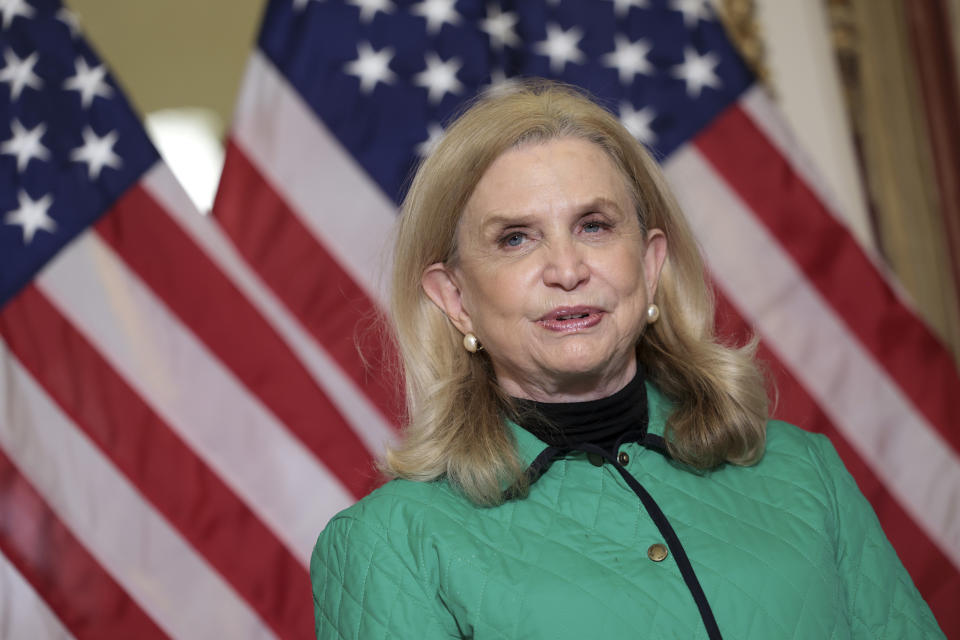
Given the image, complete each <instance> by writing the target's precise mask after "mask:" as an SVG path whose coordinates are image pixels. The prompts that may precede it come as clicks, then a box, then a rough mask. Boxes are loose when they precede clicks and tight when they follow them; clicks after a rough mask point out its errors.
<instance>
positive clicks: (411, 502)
mask: <svg viewBox="0 0 960 640" xmlns="http://www.w3.org/2000/svg"><path fill="white" fill-rule="evenodd" d="M473 508H475V507H473V506H472V505H471V504H470V503H469V502H468V501H467V500H466V499H465V498H464V497H463V496H461V495H460V494H458V493H457V492H456V491H455V490H454V489H453V488H452V487H450V486H449V484H447V482H446V481H443V480H438V481H431V482H415V481H412V480H404V479H396V480H391V481H389V482H387V483H386V484H384V485H383V486H381V487H380V488H378V489H376V490H374V491H372V492H371V493H370V494H368V495H367V496H366V497H364V498H362V499H361V500H359V501H358V502H356V503H355V504H353V505H351V506H350V507H348V508H346V509H344V510H343V511H341V512H340V513H338V514H337V515H335V516H334V517H333V518H331V519H330V522H329V523H328V524H327V529H336V528H342V527H345V526H348V527H350V528H351V529H352V534H358V533H359V534H361V535H363V532H366V533H367V535H378V536H379V537H382V538H384V539H392V538H394V537H395V536H396V535H397V534H402V535H403V536H404V537H406V536H407V535H409V534H410V532H411V530H416V529H419V528H421V527H424V526H429V525H430V524H431V523H436V522H437V521H442V520H449V519H451V518H455V517H456V514H457V513H458V512H460V511H463V510H466V509H473ZM356 525H360V526H359V527H357V526H356ZM327 529H325V531H326V530H327ZM321 537H322V534H321Z"/></svg>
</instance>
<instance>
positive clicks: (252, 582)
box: [0, 0, 960, 638]
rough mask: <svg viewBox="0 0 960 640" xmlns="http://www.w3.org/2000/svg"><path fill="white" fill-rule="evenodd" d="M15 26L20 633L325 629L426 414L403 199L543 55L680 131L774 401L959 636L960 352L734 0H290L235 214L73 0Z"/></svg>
mask: <svg viewBox="0 0 960 640" xmlns="http://www.w3.org/2000/svg"><path fill="white" fill-rule="evenodd" d="M0 55H2V56H3V64H4V66H3V67H0V216H2V218H0V220H2V222H3V224H0V303H2V305H3V307H2V310H0V620H2V627H0V628H2V629H3V632H2V633H5V634H7V635H9V637H15V638H19V637H31V638H32V637H78V638H82V637H90V636H97V637H137V638H141V637H144V638H149V637H160V636H174V637H184V638H190V637H204V638H208V637H218V638H219V637H230V638H243V637H273V636H278V637H304V638H305V637H310V635H311V629H312V609H311V606H312V605H311V599H310V587H309V582H308V580H307V561H308V557H309V553H310V549H311V547H312V544H313V541H314V539H315V536H316V534H317V533H318V532H319V531H320V530H321V529H322V527H323V525H324V523H325V522H326V521H327V519H328V518H329V517H330V516H331V515H333V514H334V513H335V512H336V511H338V510H340V509H341V508H343V507H345V506H347V505H348V504H350V503H351V502H352V501H354V500H356V499H357V498H359V497H361V496H362V495H364V494H365V493H366V492H367V491H368V490H369V489H370V488H372V487H373V486H374V485H375V484H376V483H377V478H376V475H375V473H374V472H373V470H372V466H371V461H372V460H373V458H374V457H375V456H376V454H377V453H378V452H379V451H380V450H381V449H382V445H383V443H384V442H389V441H393V440H394V439H395V438H396V437H397V435H396V434H397V431H396V425H397V424H398V421H399V419H398V416H399V415H401V412H402V409H401V394H400V393H399V389H398V382H397V379H396V376H395V373H394V372H393V370H392V369H391V367H390V366H389V363H390V361H391V356H390V354H388V353H383V351H382V347H380V346H379V345H381V344H382V343H381V341H380V339H379V335H378V333H377V330H376V326H377V324H376V323H377V317H378V313H379V312H380V310H381V309H383V303H384V301H385V297H384V289H383V286H382V284H381V283H383V282H385V281H386V275H387V271H386V270H387V264H388V261H387V259H386V258H384V255H385V254H386V253H387V250H386V248H387V247H388V245H389V238H390V232H391V228H392V225H393V221H394V219H395V216H396V210H397V203H398V202H399V201H400V199H401V198H402V194H403V189H404V186H405V184H406V181H407V180H408V179H409V176H410V173H411V171H412V169H413V168H414V167H415V165H416V163H417V161H418V159H419V157H421V156H422V155H423V154H426V153H428V152H429V149H430V148H431V145H432V144H433V143H435V141H436V140H437V139H438V138H439V136H441V135H442V131H443V129H442V128H443V126H444V124H445V123H447V122H449V119H450V117H451V115H452V114H453V113H455V112H456V110H457V109H458V108H460V106H461V105H462V103H463V100H465V99H468V98H469V97H471V96H472V95H474V94H476V93H477V91H479V90H481V89H483V88H485V87H488V86H491V85H496V84H498V83H502V82H508V81H509V78H511V77H514V76H518V75H537V76H545V77H553V78H558V79H561V80H564V81H567V82H570V83H574V84H577V85H580V86H583V87H585V88H586V89H588V90H589V91H591V92H592V93H593V94H594V95H596V96H597V97H598V98H599V99H600V100H601V101H602V102H603V103H604V104H606V105H607V106H609V107H610V108H611V109H612V110H614V111H615V112H616V113H618V114H619V116H620V118H621V119H622V120H623V122H624V124H625V125H626V126H627V127H628V128H629V129H630V131H631V132H633V133H634V135H636V136H637V138H638V139H640V140H641V141H642V142H644V143H645V144H647V145H648V146H649V147H650V148H651V149H652V150H653V151H654V152H655V153H656V154H657V156H658V157H659V158H660V159H662V162H663V166H664V168H665V170H666V174H667V177H668V179H669V180H670V181H671V183H672V184H673V186H674V188H675V190H676V192H677V194H678V196H679V198H680V201H681V204H682V206H683V208H684V210H685V212H686V213H687V215H688V216H689V218H690V220H691V222H692V224H693V227H694V229H695V231H696V233H697V235H698V238H699V240H700V242H701V244H702V247H703V250H704V253H705V254H706V257H707V260H708V263H709V266H710V270H711V275H712V277H713V279H714V282H715V283H716V286H717V293H718V298H719V300H720V307H721V311H720V318H719V322H720V325H721V327H722V328H723V330H724V332H725V333H727V334H728V335H730V336H731V339H732V340H735V339H742V337H743V336H744V335H746V333H748V331H749V330H750V329H751V328H752V329H755V330H756V331H758V332H759V334H760V336H761V337H762V340H763V342H762V352H763V356H764V358H765V359H766V360H767V361H768V362H769V363H770V367H771V369H772V370H773V372H774V373H775V374H776V376H777V378H778V383H779V390H780V403H779V406H778V410H777V415H778V417H782V418H784V419H787V420H790V421H792V422H794V423H797V424H799V425H800V426H802V427H804V428H807V429H810V430H814V431H820V432H824V433H827V434H828V435H829V436H830V437H831V439H832V440H833V442H834V444H835V446H836V447H837V448H838V450H839V451H840V453H841V455H842V456H843V457H844V460H845V461H846V464H847V466H848V468H849V469H850V470H851V471H852V472H853V473H854V475H855V477H856V478H857V480H858V482H859V484H860V487H861V488H862V490H863V491H864V493H865V494H866V495H867V496H868V497H869V498H870V500H871V501H872V503H873V505H874V507H875V508H876V510H877V513H878V515H879V516H880V518H881V521H882V522H883V524H884V527H885V530H886V532H887V535H888V536H889V537H890V539H891V541H892V542H893V543H894V546H895V547H896V548H897V550H898V552H899V553H900V557H901V559H902V560H903V562H904V564H905V565H906V566H907V568H908V570H910V572H911V574H912V575H913V578H914V580H915V582H916V583H917V585H918V587H919V588H920V590H921V592H922V593H923V595H924V596H925V597H926V599H927V601H928V602H929V603H930V605H931V607H932V608H933V610H934V613H935V614H936V615H937V617H938V619H939V621H940V624H941V625H942V627H943V628H944V631H946V632H947V634H948V635H951V634H953V633H960V612H958V611H957V610H956V607H955V603H956V598H957V595H958V594H960V517H958V515H957V513H956V509H957V505H958V504H960V457H958V451H960V430H958V423H960V420H958V412H957V411H956V409H954V404H953V402H952V400H953V398H954V397H956V396H957V394H958V392H960V378H958V375H957V372H956V368H955V367H954V365H953V362H952V360H951V359H950V358H949V356H948V355H947V353H946V351H945V350H944V349H943V347H942V346H941V345H940V344H939V343H938V342H937V340H936V339H935V338H934V337H933V336H932V335H931V333H930V332H929V330H928V329H927V328H926V327H925V326H924V325H923V324H922V323H921V322H920V321H918V320H917V318H916V317H915V316H914V314H913V313H912V311H911V310H910V307H909V304H908V303H907V302H904V300H903V299H902V297H901V296H900V295H899V293H898V290H897V287H896V285H895V284H894V283H893V282H892V281H891V279H890V278H889V277H888V276H887V275H886V273H885V271H884V269H883V267H882V266H880V265H879V264H878V262H877V260H876V259H875V258H874V257H873V256H871V255H870V254H869V253H865V252H864V251H863V250H862V249H860V248H859V247H858V245H857V244H856V242H855V241H854V240H853V239H852V236H851V235H850V233H849V232H848V231H847V230H846V229H845V228H844V226H843V224H842V223H841V222H839V221H838V218H837V217H836V215H835V207H834V206H833V204H832V201H831V198H830V196H829V194H827V193H826V191H825V189H824V188H823V186H822V184H821V182H820V181H819V179H818V178H817V176H816V173H815V171H813V170H812V169H811V167H810V166H809V163H808V162H806V161H805V160H804V158H803V157H802V156H801V155H800V153H799V152H798V147H797V145H796V144H794V143H793V141H792V140H791V138H790V134H789V132H788V131H787V130H786V128H785V127H784V126H783V124H782V123H781V121H780V119H779V116H778V114H777V112H776V110H775V108H774V107H773V106H772V105H771V104H770V102H769V100H768V98H767V97H766V96H765V95H764V93H763V91H762V90H760V89H759V88H757V87H756V86H755V85H754V82H753V78H752V77H751V75H750V73H749V72H748V70H747V69H746V68H745V67H744V65H743V64H742V62H741V61H740V59H739V58H738V56H737V55H736V53H735V52H734V51H733V50H732V48H731V47H730V44H729V43H728V41H727V39H726V37H725V35H724V33H723V30H722V28H721V27H720V25H719V24H718V22H717V20H716V17H715V16H714V15H713V13H712V11H711V9H710V7H709V3H708V2H706V1H704V0H583V1H580V2H577V1H575V0H563V1H562V2H561V1H554V2H545V3H541V2H532V1H528V2H523V1H517V2H492V1H491V2H469V1H467V0H459V1H455V0H426V1H417V2H413V1H411V2H402V1H400V0H397V1H391V0H276V1H272V2H270V3H269V5H268V6H267V8H266V13H265V17H264V23H263V27H262V30H261V33H260V37H259V39H258V42H257V47H256V49H255V50H254V52H253V54H252V56H251V58H250V61H249V64H248V67H247V71H246V76H245V79H244V82H243V86H242V89H241V95H240V97H239V101H238V107H237V112H236V116H235V121H234V123H233V126H232V129H231V132H230V135H229V139H228V152H227V161H226V166H225V168H224V173H223V177H222V180H221V185H220V191H219V193H218V196H217V201H216V205H215V207H214V217H213V218H208V217H203V216H201V215H199V214H198V213H197V212H196V210H195V209H194V208H193V206H192V205H191V204H190V203H189V200H188V199H187V198H186V196H185V195H184V193H183V192H182V191H181V190H180V188H179V187H178V185H177V184H176V182H175V180H174V179H173V178H172V176H171V174H170V172H169V171H168V170H167V168H166V167H165V166H164V165H163V164H162V163H161V162H160V161H159V160H158V158H157V155H156V153H155V152H154V151H153V149H152V147H151V146H150V144H149V143H148V142H147V140H146V138H145V136H144V134H143V131H142V129H141V128H140V125H139V124H138V122H137V118H136V116H135V115H134V114H133V112H132V111H131V109H130V108H129V106H128V105H127V104H126V102H125V101H124V99H123V97H122V94H121V91H120V89H119V88H118V87H117V85H116V83H115V82H114V81H113V80H112V79H111V78H110V76H109V74H108V73H107V72H106V70H105V68H104V67H103V66H102V64H101V63H100V61H99V60H98V59H97V58H96V56H95V54H94V53H93V52H92V51H91V50H90V48H89V47H88V46H87V45H86V44H84V42H83V40H82V39H81V37H80V36H79V34H78V33H77V30H76V24H75V21H74V20H73V19H72V18H71V17H70V15H69V14H68V13H65V12H64V11H63V10H62V7H61V6H60V5H59V3H57V2H54V1H53V0H0ZM4 127H6V129H4ZM358 344H359V346H360V347H361V348H362V350H363V352H364V354H365V357H366V360H364V359H362V358H361V356H359V355H358V353H357V349H356V347H357V345H358Z"/></svg>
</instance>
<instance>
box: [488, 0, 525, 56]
mask: <svg viewBox="0 0 960 640" xmlns="http://www.w3.org/2000/svg"><path fill="white" fill-rule="evenodd" d="M517 21H518V18H517V14H515V13H510V12H509V11H507V12H506V13H504V12H502V11H500V6H499V5H496V4H489V5H487V17H486V18H484V19H483V20H481V21H480V28H481V29H482V30H484V31H486V33H487V35H488V36H490V46H491V47H493V48H494V49H496V50H497V51H501V50H502V49H503V47H504V45H507V46H510V47H514V48H516V47H519V46H520V38H519V37H518V36H517V32H516V31H514V30H513V28H514V27H515V26H517Z"/></svg>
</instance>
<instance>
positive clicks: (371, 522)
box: [310, 386, 943, 640]
mask: <svg viewBox="0 0 960 640" xmlns="http://www.w3.org/2000/svg"><path fill="white" fill-rule="evenodd" d="M647 394H648V399H649V405H650V424H649V430H650V432H652V433H656V434H661V435H662V433H663V425H664V420H665V417H666V412H667V411H669V405H668V403H667V402H666V401H665V400H664V398H663V397H662V396H661V395H660V394H659V393H658V392H657V390H656V389H655V388H653V387H651V386H648V387H647ZM513 429H514V433H515V436H516V440H517V446H518V451H519V452H520V454H521V455H522V456H523V457H524V458H525V459H526V460H527V462H528V463H529V462H531V461H533V460H534V459H535V458H536V457H537V456H538V455H539V454H540V453H541V452H542V451H543V450H544V449H545V448H546V445H545V444H544V443H542V442H541V441H539V440H538V439H536V438H535V437H534V436H533V435H531V434H530V433H528V432H527V431H525V430H523V429H521V428H520V427H516V426H515V425H514V426H513ZM619 454H620V456H619V459H620V460H621V461H623V462H625V464H624V465H623V467H625V469H626V470H627V471H629V473H630V474H631V475H632V476H633V477H634V478H635V479H636V480H637V481H639V483H640V484H641V485H642V486H643V488H644V489H646V491H647V492H648V493H649V494H650V496H652V498H653V499H654V500H655V501H656V503H657V504H658V505H659V508H660V509H661V510H662V511H663V513H664V514H665V515H666V517H667V519H668V520H669V522H670V524H671V525H672V529H673V531H675V532H676V535H677V537H678V539H679V541H680V543H682V547H683V550H685V552H686V556H687V557H688V558H689V562H690V566H691V567H692V569H693V571H694V572H695V574H696V579H697V580H698V582H699V584H700V585H701V586H702V591H703V594H704V596H705V598H706V600H707V602H708V603H709V608H710V610H711V611H712V615H713V616H714V617H715V620H716V624H717V626H718V627H719V630H720V632H721V633H722V634H723V637H724V638H727V639H728V640H729V639H731V638H764V639H767V638H798V639H801V638H802V639H804V640H807V639H810V638H817V639H819V638H869V639H870V640H874V639H877V638H898V639H899V638H909V639H917V638H942V637H943V634H942V633H941V632H940V630H939V628H938V627H937V623H936V622H935V620H934V618H933V615H932V614H931V613H930V609H929V608H928V607H927V605H926V603H924V601H923V600H922V599H921V597H920V594H919V593H918V592H917V590H916V588H915V587H914V585H913V583H912V582H911V580H910V577H909V576H908V575H907V573H906V571H905V570H904V568H903V566H902V565H901V564H900V561H899V560H898V558H897V556H896V554H895V552H894V551H893V549H892V548H891V546H890V544H889V542H888V541H887V539H886V537H885V536H884V534H883V532H882V531H881V529H880V525H879V523H878V521H877V518H876V516H875V515H874V513H873V510H872V509H871V508H870V505H869V504H868V503H867V501H866V500H865V499H864V498H863V496H862V495H861V494H860V492H859V491H858V489H857V487H856V484H855V483H854V481H853V479H852V478H851V477H850V475H849V474H848V473H847V471H846V470H845V469H844V467H843V463H842V462H841V461H840V459H839V458H838V456H837V454H836V452H835V451H834V449H833V447H832V446H831V445H830V443H829V441H828V440H827V439H826V438H825V437H823V436H820V435H814V434H810V433H807V432H804V431H802V430H800V429H798V428H796V427H792V426H790V425H787V424H785V423H781V422H776V421H774V422H771V423H770V424H769V426H768V430H767V449H766V454H765V455H764V457H763V459H762V460H761V462H759V463H758V464H756V465H755V466H752V467H735V466H725V467H722V468H720V469H718V470H716V471H712V472H709V473H704V474H697V473H692V472H690V471H688V470H686V469H683V468H681V467H679V466H677V465H676V464H674V463H672V462H671V461H670V460H669V459H667V458H666V457H665V456H663V455H662V454H660V453H658V452H656V451H654V450H651V449H648V448H644V447H642V446H640V445H639V444H631V443H628V444H625V445H623V446H621V447H620V450H619ZM622 454H626V456H623V455H622ZM591 458H592V459H591ZM667 542H668V541H667V540H665V539H664V535H663V534H662V533H661V530H660V529H658V527H657V526H656V525H655V523H654V521H653V520H652V518H651V516H650V515H649V513H648V510H647V509H645V508H644V506H643V505H642V504H641V502H640V500H639V499H638V494H637V493H635V492H634V491H633V490H632V489H631V488H630V487H629V486H628V485H627V483H626V482H625V481H624V478H623V476H622V475H621V473H620V472H619V471H618V470H617V469H616V468H615V465H614V464H613V463H612V461H601V460H600V459H598V458H597V456H595V455H594V456H587V455H585V454H583V453H570V454H566V455H565V456H563V457H561V458H560V459H558V460H556V461H554V462H553V464H552V465H551V466H550V467H549V468H548V469H547V470H546V472H545V473H544V474H543V475H542V476H541V477H540V478H539V479H538V480H537V481H536V482H535V483H534V484H533V486H532V487H531V490H530V494H529V496H528V497H527V498H525V499H522V500H513V501H510V502H507V503H505V504H503V505H501V506H498V507H494V508H478V507H475V506H473V505H472V504H471V503H470V502H468V501H467V500H466V499H465V498H464V497H462V496H461V495H459V494H458V493H457V492H456V491H455V490H453V489H452V488H451V487H450V486H449V485H448V484H447V483H446V482H443V481H438V482H429V483H418V482H410V481H406V480H395V481H392V482H389V483H387V484H386V485H385V486H383V487H381V488H380V489H378V490H376V491H374V492H373V493H371V494H370V495H369V496H367V497H366V498H364V499H363V500H361V501H360V502H358V503H357V504H355V505H354V506H352V507H350V508H349V509H346V510H345V511H343V512H342V513H340V514H339V515H337V516H336V517H334V518H333V519H332V520H331V521H330V523H329V524H328V525H327V527H326V529H324V531H323V533H321V534H320V538H319V540H318V541H317V545H316V548H315V550H314V553H313V557H312V560H311V566H310V572H311V578H312V582H313V597H314V611H315V615H316V625H317V638H413V639H417V640H419V639H421V638H478V639H480V638H577V639H585V638H707V637H708V635H707V631H706V627H705V622H704V619H703V618H702V617H701V613H700V611H699V610H698V605H697V603H696V601H695V599H694V596H693V595H692V590H691V589H690V588H688V586H687V583H686V582H685V581H684V578H683V576H682V575H681V571H680V562H679V561H678V558H677V553H675V551H676V547H670V545H668V544H667ZM681 553H682V551H681Z"/></svg>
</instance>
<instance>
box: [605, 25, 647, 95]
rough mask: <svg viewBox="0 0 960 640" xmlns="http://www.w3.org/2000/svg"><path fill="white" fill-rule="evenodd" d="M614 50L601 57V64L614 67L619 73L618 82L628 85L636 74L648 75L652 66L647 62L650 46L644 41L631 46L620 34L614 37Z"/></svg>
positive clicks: (638, 41)
mask: <svg viewBox="0 0 960 640" xmlns="http://www.w3.org/2000/svg"><path fill="white" fill-rule="evenodd" d="M614 40H615V42H616V49H615V50H614V51H612V52H610V53H608V54H607V55H605V56H603V63H604V64H605V65H606V66H608V67H615V68H616V69H617V71H618V72H619V73H620V82H622V83H623V84H630V83H631V82H633V77H634V76H635V75H637V74H638V73H644V74H650V73H652V72H653V65H652V64H650V61H649V60H647V54H648V53H650V44H649V43H647V41H646V40H637V41H636V42H634V43H633V44H631V43H630V41H629V40H627V38H626V37H625V36H623V35H621V34H619V33H618V34H617V35H616V36H615V37H614Z"/></svg>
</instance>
